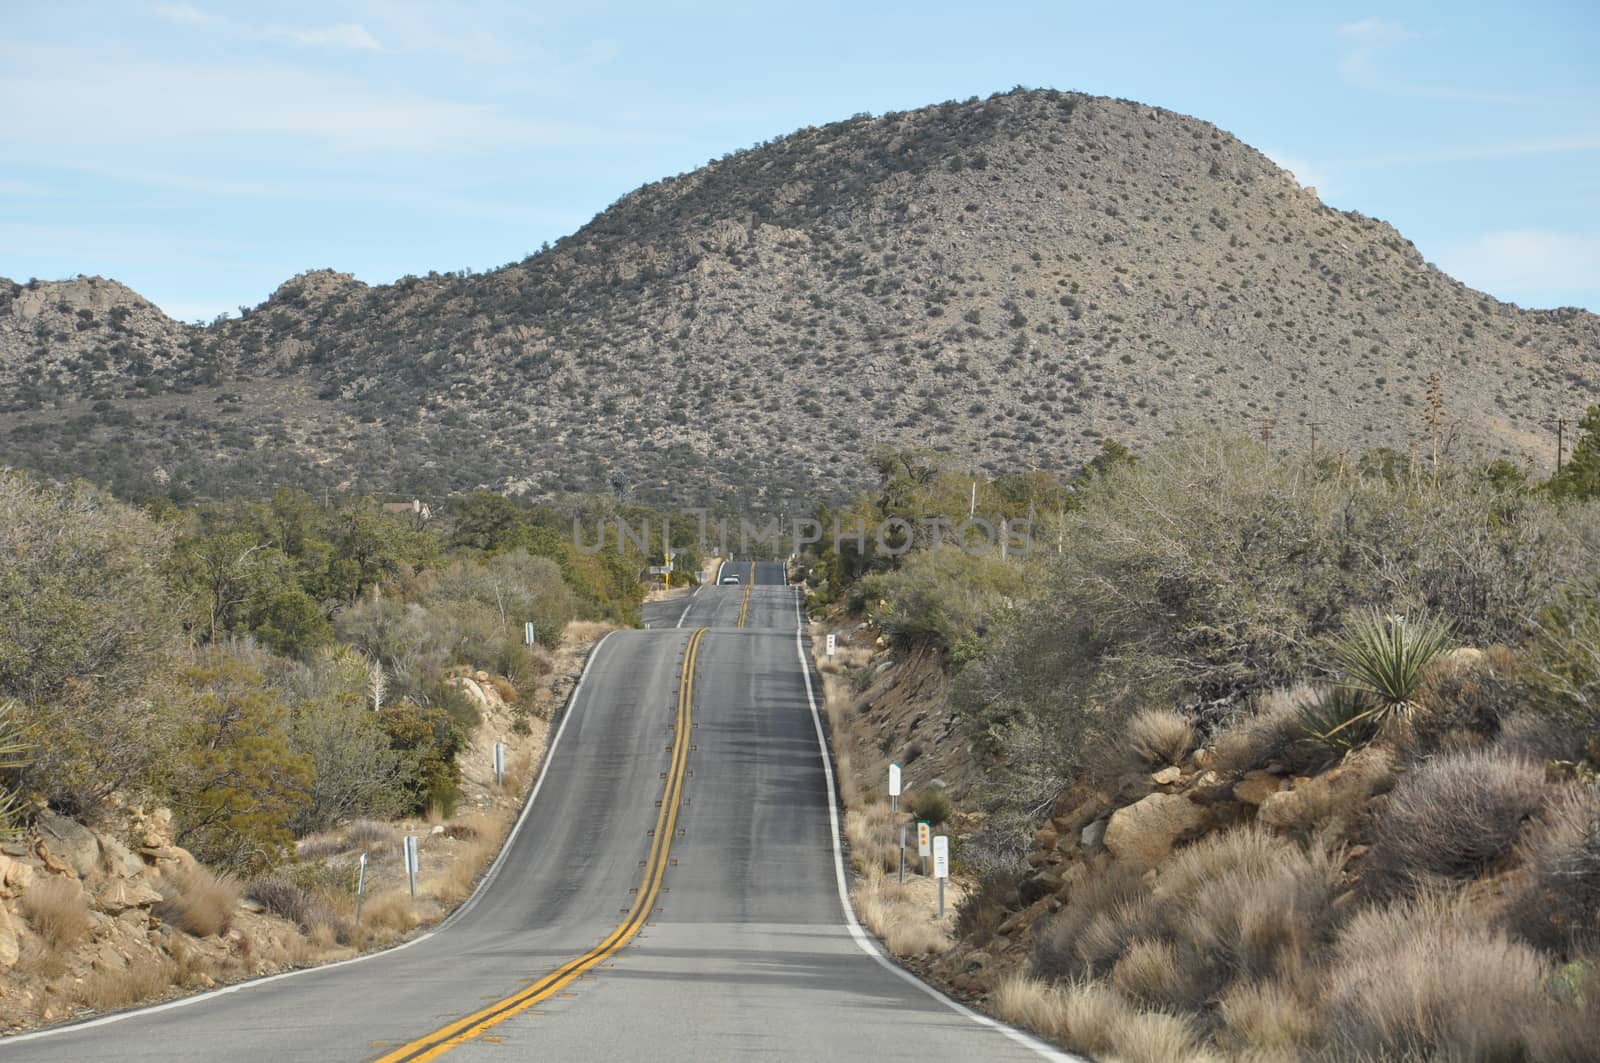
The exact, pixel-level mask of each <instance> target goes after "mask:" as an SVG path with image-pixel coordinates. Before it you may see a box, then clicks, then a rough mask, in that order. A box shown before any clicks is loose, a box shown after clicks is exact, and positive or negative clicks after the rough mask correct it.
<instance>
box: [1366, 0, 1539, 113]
mask: <svg viewBox="0 0 1600 1063" xmlns="http://www.w3.org/2000/svg"><path fill="white" fill-rule="evenodd" d="M1336 33H1337V36H1338V38H1339V40H1340V41H1341V42H1343V44H1344V51H1343V54H1342V55H1341V56H1340V57H1339V75H1340V76H1341V77H1342V78H1344V80H1345V81H1346V82H1348V83H1349V84H1351V85H1354V86H1355V87H1357V88H1360V89H1365V90H1366V91H1368V92H1376V93H1381V94H1383V95H1386V96H1407V97H1414V98H1419V99H1431V100H1456V101H1460V102H1465V103H1509V104H1528V103H1540V102H1545V101H1541V100H1540V99H1539V98H1538V97H1536V96H1529V95H1525V94H1521V93H1505V92H1486V91H1483V90H1481V89H1464V88H1460V87H1457V86H1452V85H1430V84H1423V83H1419V82H1413V81H1407V80H1404V79H1401V78H1397V77H1394V76H1393V75H1391V74H1389V73H1388V72H1387V71H1386V70H1385V69H1384V65H1383V64H1382V63H1381V62H1380V61H1379V60H1380V59H1381V58H1382V57H1383V56H1384V54H1385V53H1388V52H1392V51H1394V50H1395V49H1396V48H1398V47H1399V46H1401V45H1405V44H1408V43H1410V42H1412V41H1417V40H1421V39H1422V35H1421V34H1418V33H1415V32H1413V31H1412V30H1410V29H1409V28H1407V27H1406V26H1404V25H1402V24H1401V23H1399V22H1395V21H1392V20H1390V19H1384V18H1364V19H1360V20H1358V21H1355V22H1346V23H1344V24H1342V25H1341V26H1339V27H1338V29H1337V31H1336Z"/></svg>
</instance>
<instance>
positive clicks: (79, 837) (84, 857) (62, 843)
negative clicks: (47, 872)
mask: <svg viewBox="0 0 1600 1063" xmlns="http://www.w3.org/2000/svg"><path fill="white" fill-rule="evenodd" d="M35 825H36V826H37V828H38V830H39V837H40V838H41V839H42V840H43V841H44V843H45V845H47V846H49V848H50V851H51V852H52V853H54V854H55V855H56V856H58V857H60V858H61V860H62V861H63V862H64V863H65V864H66V865H67V866H68V867H70V868H72V870H73V871H74V872H76V873H77V875H78V877H79V878H84V877H86V876H88V875H92V874H94V871H95V869H96V868H97V867H99V866H100V841H99V839H98V838H96V837H95V836H94V831H92V830H90V829H89V828H88V827H85V826H84V825H83V824H81V823H78V822H77V821H75V820H70V819H68V818H67V817H66V816H57V815H54V814H53V813H50V812H46V813H44V814H43V815H41V816H40V817H39V818H38V820H37V821H36V823H35Z"/></svg>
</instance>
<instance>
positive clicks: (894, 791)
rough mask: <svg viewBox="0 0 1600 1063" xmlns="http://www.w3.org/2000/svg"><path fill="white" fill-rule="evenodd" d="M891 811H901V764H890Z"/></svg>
mask: <svg viewBox="0 0 1600 1063" xmlns="http://www.w3.org/2000/svg"><path fill="white" fill-rule="evenodd" d="M889 811H890V812H898V811H900V765H898V764H891V765H889Z"/></svg>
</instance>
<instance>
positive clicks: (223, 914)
mask: <svg viewBox="0 0 1600 1063" xmlns="http://www.w3.org/2000/svg"><path fill="white" fill-rule="evenodd" d="M157 888H158V889H159V890H160V891H161V897H162V900H161V902H160V903H159V904H157V905H156V906H155V908H154V909H153V912H154V914H155V916H156V918H158V919H160V920H161V921H162V922H164V923H169V924H171V925H172V926H175V927H177V928H178V929H179V930H182V931H183V932H184V933H186V934H193V935H194V936H195V937H210V936H212V935H214V934H225V933H227V931H228V929H229V928H230V927H231V926H232V925H233V916H234V913H235V912H236V911H237V910H238V908H239V895H240V888H239V883H238V882H237V881H236V880H235V879H234V878H233V877H232V876H231V875H218V874H216V873H215V872H213V871H211V870H210V869H208V868H206V867H204V866H202V865H200V864H192V865H190V866H188V867H179V868H177V869H174V870H171V871H168V872H166V873H165V874H164V875H162V877H161V881H160V882H159V883H158V885H157Z"/></svg>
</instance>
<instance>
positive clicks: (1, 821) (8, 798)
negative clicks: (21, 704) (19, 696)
mask: <svg viewBox="0 0 1600 1063" xmlns="http://www.w3.org/2000/svg"><path fill="white" fill-rule="evenodd" d="M16 708H17V703H16V702H14V701H0V770H5V769H8V768H20V767H22V766H23V765H24V764H26V763H27V756H28V743H27V741H26V740H24V739H23V738H22V737H21V735H20V733H19V731H18V728H17V724H16V720H15V714H16ZM21 821H22V800H21V798H20V797H18V796H17V794H16V792H15V791H14V790H12V789H11V787H9V786H6V785H4V783H3V782H0V837H7V838H9V837H12V836H14V835H16V833H17V832H18V830H19V829H20V828H21Z"/></svg>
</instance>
